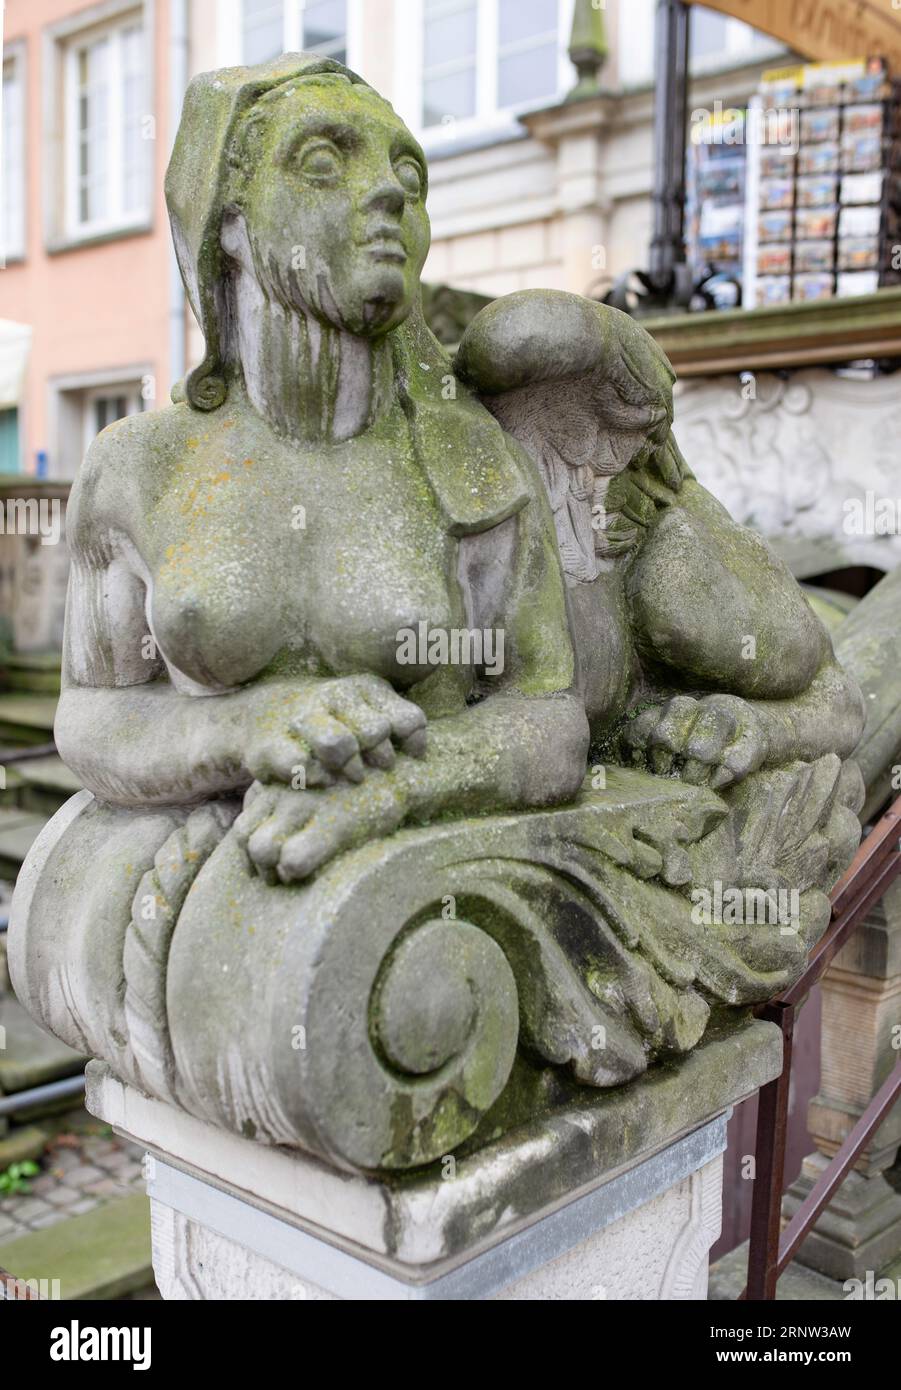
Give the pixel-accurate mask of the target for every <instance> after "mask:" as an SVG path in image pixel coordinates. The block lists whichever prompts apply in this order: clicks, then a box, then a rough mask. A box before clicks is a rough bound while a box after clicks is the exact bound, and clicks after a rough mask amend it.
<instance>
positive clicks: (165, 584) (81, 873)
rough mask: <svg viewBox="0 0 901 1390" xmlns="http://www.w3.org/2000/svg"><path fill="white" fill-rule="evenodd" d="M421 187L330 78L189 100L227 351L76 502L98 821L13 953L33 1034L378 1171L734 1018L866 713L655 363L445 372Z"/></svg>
mask: <svg viewBox="0 0 901 1390" xmlns="http://www.w3.org/2000/svg"><path fill="white" fill-rule="evenodd" d="M426 180H427V172H426V163H425V159H424V156H423V154H422V151H421V150H420V148H419V146H418V145H417V143H416V141H415V140H414V139H413V138H412V137H411V135H410V133H409V132H408V131H407V130H406V129H405V127H404V126H403V124H402V123H401V122H400V121H399V120H398V119H397V117H396V116H395V115H394V113H393V112H392V110H391V108H390V107H389V106H388V105H387V104H386V103H385V102H384V101H382V100H381V99H380V98H379V97H378V96H377V95H376V93H375V92H373V91H372V90H371V89H370V88H369V87H367V86H366V85H365V84H364V83H362V82H361V81H360V80H359V78H357V77H356V76H354V75H353V74H352V73H350V72H348V71H347V70H346V69H345V68H343V67H341V66H340V65H339V64H337V63H334V62H332V61H330V60H324V59H318V58H311V57H310V56H305V55H286V56H285V57H284V58H282V59H281V60H279V61H278V62H277V63H273V64H271V65H268V66H265V67H260V68H251V69H229V70H227V71H223V72H219V73H214V74H210V75H207V76H204V77H200V78H198V79H196V80H195V82H193V83H192V85H191V87H190V89H189V91H188V95H187V98H186V104H185V111H184V116H183V119H182V125H181V130H180V133H179V137H178V141H177V144H176V148H175V153H174V155H173V159H172V164H171V166H170V170H169V175H168V179H167V197H168V202H169V209H170V215H171V219H172V227H173V234H174V238H175V245H176V249H177V253H178V258H179V264H180V266H181V270H182V274H183V277H184V280H185V284H186V286H187V289H188V293H189V295H190V298H191V302H192V305H193V307H194V310H195V312H196V314H197V317H198V319H199V321H200V323H201V326H202V328H203V332H204V335H205V340H206V355H205V357H204V360H203V362H202V363H201V365H200V366H199V367H198V368H197V369H196V370H195V371H193V372H192V373H191V374H190V375H189V376H188V378H187V380H186V382H185V383H184V387H183V389H181V390H180V391H179V392H176V400H175V403H174V404H173V405H172V406H171V407H169V408H168V409H166V410H163V411H159V412H153V413H149V414H145V415H140V416H132V417H129V418H128V419H126V420H122V421H120V422H118V423H117V424H116V425H113V426H111V427H110V428H108V429H107V430H105V431H104V432H103V434H102V435H100V437H99V438H98V439H97V440H96V441H95V443H94V444H93V445H92V447H91V449H90V451H89V453H88V457H87V459H86V460H85V463H84V467H83V469H82V472H81V476H80V478H79V480H78V482H77V484H76V487H75V489H74V492H73V498H72V503H71V507H70V512H69V535H70V544H71V549H72V577H71V581H70V593H69V608H68V617H67V630H66V652H65V667H66V670H65V689H64V693H63V696H62V700H61V703H60V708H59V717H58V723H57V739H58V743H59V747H60V750H61V752H62V754H63V756H64V758H65V759H66V761H67V762H68V763H69V764H70V765H71V766H72V767H73V768H74V769H75V770H76V771H77V772H78V774H79V775H80V777H81V778H82V780H83V783H84V786H85V788H86V790H85V791H83V792H82V793H80V794H79V795H78V796H76V797H75V798H73V800H72V801H71V802H70V803H69V804H68V805H67V806H66V807H65V808H64V809H63V810H62V811H61V812H60V813H59V814H58V815H57V816H56V817H55V818H54V820H53V821H52V822H51V824H50V825H49V826H48V827H47V830H46V831H45V833H44V834H43V835H42V837H41V839H40V840H39V841H38V843H37V844H36V845H35V847H34V849H33V851H32V853H31V855H30V857H29V861H28V863H27V865H26V867H25V870H24V871H23V875H22V880H21V883H20V887H19V889H18V893H17V898H16V903H15V907H14V913H13V922H12V928H11V933H10V948H11V966H12V972H13V979H14V984H15V987H16V989H17V991H18V993H19V996H20V998H21V999H22V1000H23V1002H24V1003H25V1004H26V1005H27V1007H28V1008H29V1009H30V1010H31V1011H32V1012H33V1013H34V1014H35V1016H36V1017H37V1018H39V1019H40V1020H41V1021H42V1022H43V1023H44V1024H45V1025H46V1026H47V1027H48V1028H50V1029H51V1030H52V1031H53V1032H54V1033H56V1034H57V1035H58V1036H59V1037H61V1038H63V1039H64V1040H65V1041H66V1042H68V1043H70V1044H71V1045H72V1046H74V1047H77V1048H78V1049H80V1050H81V1051H83V1052H86V1053H90V1054H93V1055H94V1056H96V1057H100V1058H103V1059H105V1061H106V1062H107V1063H108V1064H109V1066H110V1067H111V1069H112V1071H113V1072H114V1073H115V1074H116V1075H118V1076H119V1077H121V1078H123V1079H124V1080H126V1081H128V1082H130V1083H131V1084H132V1086H133V1087H135V1088H137V1089H138V1090H140V1091H143V1092H145V1093H146V1094H148V1095H151V1096H155V1097H158V1098H160V1099H163V1100H166V1101H169V1102H171V1103H173V1104H174V1105H176V1106H178V1107H180V1108H181V1109H183V1110H186V1111H188V1112H190V1113H191V1114H193V1115H196V1116H200V1117H203V1118H205V1119H207V1120H209V1121H211V1122H212V1123H213V1124H214V1125H216V1126H220V1127H222V1128H224V1129H230V1130H233V1131H235V1132H237V1133H239V1134H243V1135H245V1136H249V1137H252V1138H256V1139H258V1140H260V1141H263V1142H266V1143H270V1144H279V1145H288V1146H292V1147H296V1148H303V1149H307V1150H310V1151H312V1152H314V1153H317V1154H319V1155H321V1156H322V1157H324V1158H326V1159H328V1160H330V1161H331V1162H333V1163H336V1164H338V1165H342V1166H350V1167H359V1168H364V1169H378V1168H406V1167H411V1166H415V1165H418V1164H423V1163H427V1162H429V1161H431V1160H433V1159H435V1158H436V1157H438V1156H440V1155H443V1154H446V1153H448V1152H449V1151H450V1150H452V1149H454V1148H455V1146H459V1145H460V1144H461V1142H462V1141H464V1140H466V1139H468V1138H469V1137H470V1136H474V1139H473V1142H475V1143H479V1142H482V1141H483V1139H484V1138H485V1137H487V1136H491V1135H492V1134H496V1133H498V1132H499V1131H500V1130H501V1129H503V1128H505V1127H508V1126H509V1125H511V1124H514V1123H516V1121H517V1120H519V1119H522V1118H523V1117H525V1116H527V1115H529V1114H530V1113H532V1112H533V1111H534V1110H535V1109H536V1108H537V1107H538V1106H539V1105H548V1104H553V1103H554V1101H555V1099H559V1098H560V1097H561V1096H564V1095H566V1094H568V1093H571V1091H572V1089H573V1088H581V1089H582V1090H583V1092H585V1093H587V1090H588V1088H602V1087H611V1086H618V1085H620V1084H621V1083H624V1082H627V1081H629V1080H630V1079H632V1078H634V1077H636V1076H638V1075H639V1074H640V1073H642V1072H643V1071H644V1070H645V1068H647V1067H648V1066H649V1065H651V1064H653V1063H654V1062H655V1061H656V1060H657V1059H659V1058H662V1057H666V1056H667V1055H673V1054H678V1053H684V1052H687V1051H688V1050H690V1049H691V1048H693V1047H694V1046H695V1044H697V1043H698V1041H699V1040H700V1039H701V1037H702V1035H703V1034H704V1033H705V1030H706V1029H707V1028H708V1025H709V1024H710V1021H711V1018H712V1017H713V1016H714V1015H716V1017H717V1021H718V1022H719V1024H720V1025H721V1026H723V1027H729V1026H730V1025H731V1024H733V1023H737V1022H738V1021H739V1020H741V1019H742V1018H743V1017H744V1015H743V1012H742V1011H743V1010H746V1008H747V1006H748V1005H750V1004H752V1003H754V1002H755V1001H760V1000H764V999H766V998H768V997H771V996H772V995H773V994H775V993H776V992H777V991H778V990H779V989H780V988H782V987H783V986H784V985H786V984H787V983H788V982H789V981H790V980H791V979H792V978H793V977H794V976H796V974H797V973H798V972H799V971H800V969H801V967H802V965H803V962H804V960H805V956H806V953H807V951H808V949H809V947H810V945H811V943H812V942H813V941H814V940H815V939H816V938H817V936H818V935H819V933H820V932H821V931H822V930H823V928H824V926H825V923H826V921H827V920H828V902H827V899H826V896H825V893H826V892H827V891H828V889H829V887H830V886H831V884H832V882H833V881H834V880H835V879H836V878H837V876H838V875H839V873H840V872H841V871H842V869H843V868H844V867H845V866H846V864H847V863H848V861H849V859H850V856H851V854H852V852H853V850H854V848H855V846H856V843H857V838H858V834H859V826H858V823H857V820H856V817H855V814H854V813H855V811H856V810H857V809H858V808H859V805H860V795H861V792H860V780H859V776H858V775H857V774H856V769H855V768H854V765H853V764H852V763H848V762H847V761H843V760H844V759H846V758H847V757H848V755H849V754H850V753H851V751H852V750H853V748H854V746H855V744H856V743H857V740H858V738H859V736H860V732H861V729H862V726H863V713H862V708H861V700H860V697H859V695H858V693H857V691H856V689H855V687H854V685H853V682H851V681H850V680H849V679H848V678H847V677H846V676H845V675H844V674H843V672H842V671H841V669H840V668H839V667H838V666H837V664H836V662H835V660H834V657H833V655H832V649H831V645H830V641H829V638H828V637H827V635H826V633H825V631H824V629H823V628H822V626H821V625H820V623H819V621H818V620H817V619H816V618H815V617H814V615H813V613H812V611H811V610H810V608H809V606H808V605H807V603H806V600H805V599H804V597H803V595H802V593H801V591H800V589H799V588H798V587H797V585H796V584H795V582H794V581H793V579H792V578H791V576H790V575H789V573H788V571H787V570H786V569H785V568H784V567H783V566H782V565H781V564H780V563H779V562H777V561H776V560H775V559H774V557H773V556H772V554H771V553H770V552H769V551H768V549H767V547H766V546H765V545H764V543H763V542H762V541H760V540H759V539H758V538H757V537H756V536H755V535H753V534H752V533H750V532H748V531H746V530H744V529H743V528H741V527H739V526H737V525H735V524H734V523H733V522H732V521H731V520H730V518H729V516H728V515H727V514H726V513H725V512H724V511H723V509H722V508H721V507H720V506H719V505H718V504H717V503H716V502H715V501H714V500H713V498H712V497H711V496H710V495H709V494H708V493H707V492H705V491H704V489H703V488H701V487H700V486H699V485H698V484H697V482H696V481H695V480H694V479H693V477H692V475H691V473H690V471H689V470H688V468H687V467H686V464H685V461H684V460H683V458H682V456H681V455H680V453H679V450H678V447H677V445H676V443H675V440H674V439H673V436H672V432H671V422H672V373H671V371H670V369H669V366H668V363H667V362H666V360H665V358H664V357H663V356H662V354H661V353H660V351H659V350H658V349H657V348H656V346H655V345H654V343H653V342H652V340H651V339H650V338H649V337H648V336H647V335H646V334H645V333H644V331H643V330H642V329H641V328H640V327H638V326H637V325H636V324H635V323H633V322H632V321H631V320H630V319H629V318H627V317H626V316H625V315H623V314H620V313H618V312H617V311H615V310H612V309H609V308H606V307H604V306H601V305H598V304H594V303H591V302H588V301H585V300H581V299H579V298H577V297H575V296H572V295H566V294H561V293H552V292H542V291H535V292H527V293H523V294H518V295H512V296H510V297H509V298H507V299H503V300H500V301H498V302H496V303H494V304H492V305H491V306H489V307H488V308H487V309H485V310H483V311H482V313H481V314H479V316H478V317H477V318H476V320H475V321H474V323H473V324H472V325H471V327H470V329H469V330H468V332H467V333H466V335H465V338H464V340H463V343H462V346H461V349H460V352H459V354H458V357H457V358H456V361H455V362H454V363H453V364H452V363H451V361H450V360H449V358H448V357H447V355H446V354H445V352H444V351H443V349H441V348H440V347H439V345H438V343H437V342H436V340H435V339H434V338H433V337H432V335H431V334H430V333H429V331H428V330H427V328H426V327H425V324H424V322H423V319H422V314H421V309H420V301H419V276H420V272H421V270H422V266H423V263H424V260H425V256H426V252H427V249H428V244H429V229H428V218H427V215H426V211H425V192H426ZM242 798H243V805H242ZM780 891H781V893H782V894H783V895H792V894H794V895H795V896H794V897H793V898H792V897H790V896H789V897H788V898H787V900H790V901H791V902H792V903H794V907H793V909H792V911H791V912H790V913H789V914H788V915H785V914H780V915H779V917H778V918H776V919H775V920H774V919H773V918H772V917H771V919H770V920H769V921H768V922H760V921H758V920H753V919H752V920H749V915H748V913H747V911H745V910H742V911H739V910H738V909H735V901H736V899H735V894H736V893H738V894H740V895H741V904H742V905H745V906H746V904H747V902H748V901H754V902H757V903H759V902H760V901H761V900H762V899H765V900H766V902H767V903H769V902H770V901H777V902H780V903H781V901H782V899H781V898H778V897H776V895H777V894H778V893H779V892H780ZM729 895H731V896H729ZM767 895H769V896H767ZM727 896H729V901H730V903H731V904H732V905H733V909H734V910H733V911H732V912H731V915H730V913H729V912H726V911H721V910H720V907H719V906H718V904H719V905H721V904H722V902H723V901H724V900H725V898H726V897H727ZM705 904H707V906H706V907H705ZM708 909H709V910H708ZM752 918H753V914H752ZM705 1248H706V1247H705Z"/></svg>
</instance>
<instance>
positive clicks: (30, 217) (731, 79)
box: [0, 0, 784, 480]
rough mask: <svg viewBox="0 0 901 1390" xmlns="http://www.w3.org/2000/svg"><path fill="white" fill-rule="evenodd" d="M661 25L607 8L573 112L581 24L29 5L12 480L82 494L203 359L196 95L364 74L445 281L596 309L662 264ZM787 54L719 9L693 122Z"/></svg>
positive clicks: (0, 311) (485, 8) (473, 8)
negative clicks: (118, 437)
mask: <svg viewBox="0 0 901 1390" xmlns="http://www.w3.org/2000/svg"><path fill="white" fill-rule="evenodd" d="M596 8H597V7H596ZM654 10H655V0H608V3H607V5H606V8H605V9H603V10H602V11H601V14H602V19H603V21H604V23H603V30H602V32H603V33H604V46H605V48H606V49H607V54H606V57H605V56H604V54H603V53H598V55H597V56H598V66H599V69H600V83H599V91H598V93H597V95H595V96H594V97H593V98H592V99H590V100H583V101H579V102H575V103H573V102H567V101H566V98H567V97H568V96H569V95H570V94H571V93H572V91H573V88H574V87H575V85H576V81H577V75H576V71H575V68H574V67H573V64H572V62H571V61H570V58H569V56H568V49H569V46H570V40H571V35H572V28H573V17H574V0H306V3H304V0H145V2H144V3H139V4H135V3H133V0H103V3H100V4H96V5H87V6H85V5H83V4H80V3H78V0H31V3H26V0H8V3H7V7H6V12H5V33H4V48H3V140H2V220H0V244H2V250H3V255H4V257H5V266H6V268H5V271H4V272H3V274H2V275H0V321H2V322H0V471H2V472H5V473H10V472H13V473H17V472H19V473H27V474H33V475H37V476H39V477H45V478H52V479H66V480H67V479H71V478H72V477H73V476H74V474H75V471H76V469H77V467H78V465H79V462H80V460H81V458H82V456H83V453H84V450H85V447H86V445H87V444H88V443H89V441H90V439H91V438H92V437H93V435H94V434H96V433H97V431H98V430H100V429H102V428H103V426H104V425H106V424H108V423H109V422H110V421H111V420H113V419H115V418H117V417H118V416H120V415H123V414H127V413H130V412H132V411H137V410H142V409H147V408H151V407H152V406H154V405H158V404H165V403H166V402H167V400H168V395H169V390H170V388H171V386H172V384H173V383H174V382H175V381H176V380H178V379H179V378H180V377H181V376H182V375H183V373H184V371H185V367H186V364H188V365H189V364H190V363H191V362H192V361H194V360H196V358H197V356H198V353H199V342H198V339H197V333H196V326H195V325H194V322H193V319H192V318H191V316H190V313H189V311H188V310H187V309H186V305H185V300H184V295H183V293H182V288H181V283H180V280H179V278H178V275H177V273H176V272H175V269H174V264H173V259H172V255H171V250H170V242H169V229H168V222H167V218H166V210H165V204H164V199H163V191H162V189H163V173H164V170H165V166H166V163H167V160H168V155H169V150H170V148H171V143H172V139H173V137H174V133H175V129H176V127H177V123H178V117H179V112H180V109H181V101H182V95H183V92H184V89H185V86H186V84H187V82H188V80H189V78H190V77H191V76H192V75H193V74H194V73H196V72H201V71H204V70H207V69H209V68H213V67H218V66H224V65H231V64H237V63H254V62H259V61H262V60H264V59H266V58H270V57H272V56H274V55H275V54H277V53H279V52H281V51H283V50H284V51H291V50H294V49H300V48H304V49H311V50H315V51H318V52H322V53H326V54H329V55H331V56H334V57H336V58H339V59H341V60H342V61H347V62H348V64H349V65H350V66H351V67H352V68H354V69H356V70H357V71H359V72H360V73H361V74H362V75H363V76H364V77H365V78H367V79H368V80H369V81H371V82H372V83H373V85H374V86H375V87H376V88H378V89H379V90H380V91H381V92H382V93H384V95H386V96H387V97H388V98H389V99H390V100H391V101H392V102H393V104H394V105H395V107H396V109H397V110H398V111H399V112H400V114H401V115H402V116H403V117H404V119H405V120H406V121H407V122H408V123H409V125H410V126H411V128H412V129H413V130H414V132H415V133H416V134H417V135H418V136H419V137H420V139H421V141H422V143H423V145H424V147H425V150H426V153H427V154H428V156H429V160H430V164H431V194H430V204H429V205H430V210H431V216H432V224H433V245H432V252H431V255H430V257H429V261H428V265H427V267H426V280H427V281H429V282H430V283H431V284H433V285H450V286H453V287H454V288H455V289H458V290H466V291H477V292H479V293H481V294H485V295H490V296H496V295H500V294H505V293H508V292H509V291H511V290H516V289H522V288H530V287H533V286H550V287H554V288H559V289H569V290H573V291H576V292H579V293H583V294H584V293H596V292H598V290H599V288H602V287H605V286H606V285H609V283H610V280H611V279H612V278H615V277H616V276H617V275H619V274H620V273H622V272H624V271H626V270H628V269H629V268H630V266H632V265H636V264H638V263H640V262H641V260H642V259H643V257H645V256H646V251H647V246H648V243H649V240H650V235H651V187H652V179H653V138H652V137H653V132H652V123H653V77H654ZM782 51H784V49H783V46H782V45H780V44H779V42H778V41H776V40H774V39H771V38H768V37H766V36H765V35H763V34H760V33H757V32H756V31H755V30H753V29H751V28H749V27H748V26H747V25H745V24H743V23H742V22H741V21H739V20H737V19H733V18H731V17H728V16H726V15H722V14H717V13H714V12H713V11H710V10H705V9H698V10H697V11H696V13H695V15H694V22H693V24H692V27H691V55H692V57H691V70H692V74H693V80H694V86H693V91H692V102H693V104H698V105H701V106H708V105H711V106H712V104H713V102H714V101H715V100H717V99H720V100H722V99H723V98H724V97H725V99H726V100H727V101H728V102H729V103H732V102H735V103H739V104H740V103H742V102H744V101H746V100H747V98H748V96H749V95H750V93H751V92H752V91H753V90H754V88H755V86H756V84H757V82H758V80H759V77H760V74H761V71H762V69H763V68H764V67H765V66H766V65H767V64H772V63H773V62H774V60H776V59H777V58H778V55H779V54H780V52H782ZM602 59H603V64H602V65H601V60H602ZM451 336H452V335H451Z"/></svg>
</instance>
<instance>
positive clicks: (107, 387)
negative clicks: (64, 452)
mask: <svg viewBox="0 0 901 1390" xmlns="http://www.w3.org/2000/svg"><path fill="white" fill-rule="evenodd" d="M142 389H143V388H142V381H141V378H140V377H138V378H137V379H135V378H134V377H128V378H127V379H126V380H124V381H106V382H104V383H103V385H102V386H91V387H89V388H85V390H84V393H83V395H82V399H81V410H82V442H83V452H84V453H87V451H88V449H89V447H90V445H91V444H92V443H93V441H94V440H95V439H96V438H97V434H98V431H97V430H95V429H94V421H93V409H94V402H95V401H98V400H105V399H107V398H108V397H110V396H124V397H125V402H126V409H125V414H126V415H140V414H141V411H142V410H143V409H144V398H143V396H142V394H141V392H142ZM120 418H122V417H120Z"/></svg>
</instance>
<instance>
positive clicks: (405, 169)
mask: <svg viewBox="0 0 901 1390" xmlns="http://www.w3.org/2000/svg"><path fill="white" fill-rule="evenodd" d="M394 172H395V174H396V175H397V178H398V182H399V183H401V184H402V185H403V188H404V191H405V192H406V193H407V195H408V196H409V197H411V198H421V197H422V170H421V169H420V167H419V165H418V164H417V162H416V160H415V159H413V158H411V157H410V156H409V155H408V156H405V157H404V158H403V159H397V160H395V162H394Z"/></svg>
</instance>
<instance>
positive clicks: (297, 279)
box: [242, 76, 430, 337]
mask: <svg viewBox="0 0 901 1390" xmlns="http://www.w3.org/2000/svg"><path fill="white" fill-rule="evenodd" d="M253 125H254V127H255V130H254V133H253V135H252V136H251V138H249V139H248V140H246V141H245V152H244V160H245V164H246V163H247V162H248V161H250V162H251V164H252V168H250V169H249V170H247V171H246V173H247V174H248V175H249V180H250V181H249V186H248V193H247V196H246V197H245V198H243V199H242V203H243V207H244V213H245V218H246V222H247V227H248V232H249V235H250V243H251V247H252V250H253V255H254V263H255V266H256V271H257V275H258V277H259V278H260V280H261V282H262V283H263V284H264V288H266V290H267V292H268V293H271V294H274V295H275V296H276V298H278V299H279V300H281V301H282V303H284V304H285V305H286V306H287V307H290V308H294V309H298V310H301V309H304V308H308V309H310V310H312V312H313V313H314V314H315V315H316V317H317V318H319V319H320V320H322V321H323V322H327V323H331V324H333V325H334V326H336V327H339V328H343V329H346V330H347V331H349V332H351V333H355V334H358V335H361V336H366V337H372V336H376V335H378V334H381V333H385V332H387V331H388V330H389V329H392V328H396V327H397V325H398V324H400V323H402V322H403V320H404V319H405V318H406V317H407V315H408V314H409V312H410V309H411V308H412V306H413V303H414V300H415V296H416V292H417V288H418V285H419V276H420V274H421V271H422V267H423V264H424V262H425V258H426V254H427V252H428V248H429V236H430V234H429V219H428V215H427V213H426V210H425V195H426V179H427V174H426V162H425V156H424V155H423V153H422V150H421V149H420V147H419V145H418V144H417V143H416V141H415V140H414V139H413V137H412V135H411V134H410V132H409V131H408V130H407V128H406V126H404V125H403V123H402V122H401V121H400V120H399V119H398V118H397V117H396V116H395V115H394V113H393V112H392V110H391V108H390V107H389V106H388V105H387V104H386V103H385V102H383V101H382V100H381V99H380V98H379V97H377V96H376V95H375V93H373V92H370V91H369V90H368V89H367V88H365V87H361V86H356V85H352V84H351V83H349V82H348V81H347V80H346V79H343V78H341V77H337V76H334V77H333V76H323V77H317V78H312V79H306V80H304V81H298V82H297V84H296V86H295V87H294V88H291V86H290V84H289V85H288V88H287V90H285V91H284V92H283V93H280V94H279V95H278V97H277V99H276V100H274V101H272V102H271V103H270V104H269V109H268V110H267V111H266V113H265V116H264V117H263V118H262V120H260V118H259V116H258V117H257V119H256V120H255V121H254V122H253Z"/></svg>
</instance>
